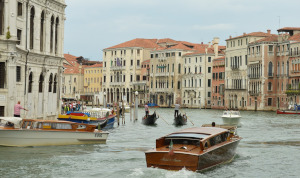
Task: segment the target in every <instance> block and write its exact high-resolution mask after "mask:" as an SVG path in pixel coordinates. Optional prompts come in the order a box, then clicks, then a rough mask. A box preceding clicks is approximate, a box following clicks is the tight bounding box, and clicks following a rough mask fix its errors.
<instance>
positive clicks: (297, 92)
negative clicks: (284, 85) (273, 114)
mask: <svg viewBox="0 0 300 178" xmlns="http://www.w3.org/2000/svg"><path fill="white" fill-rule="evenodd" d="M285 94H287V95H288V96H293V95H300V89H289V90H287V91H286V92H285Z"/></svg>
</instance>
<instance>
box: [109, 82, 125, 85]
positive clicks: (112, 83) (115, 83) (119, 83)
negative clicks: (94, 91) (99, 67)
mask: <svg viewBox="0 0 300 178" xmlns="http://www.w3.org/2000/svg"><path fill="white" fill-rule="evenodd" d="M124 84H125V83H124V82H110V85H111V86H123V85H124Z"/></svg>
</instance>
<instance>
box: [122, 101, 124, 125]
mask: <svg viewBox="0 0 300 178" xmlns="http://www.w3.org/2000/svg"><path fill="white" fill-rule="evenodd" d="M124 110H125V107H124V100H123V99H122V124H125V116H124Z"/></svg>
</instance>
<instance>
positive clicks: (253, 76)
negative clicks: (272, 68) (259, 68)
mask: <svg viewBox="0 0 300 178" xmlns="http://www.w3.org/2000/svg"><path fill="white" fill-rule="evenodd" d="M248 77H249V78H250V79H259V78H260V77H261V76H260V75H257V74H249V75H248Z"/></svg>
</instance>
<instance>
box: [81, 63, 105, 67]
mask: <svg viewBox="0 0 300 178" xmlns="http://www.w3.org/2000/svg"><path fill="white" fill-rule="evenodd" d="M93 67H103V64H102V63H100V64H94V65H90V66H86V67H84V68H93Z"/></svg>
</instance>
